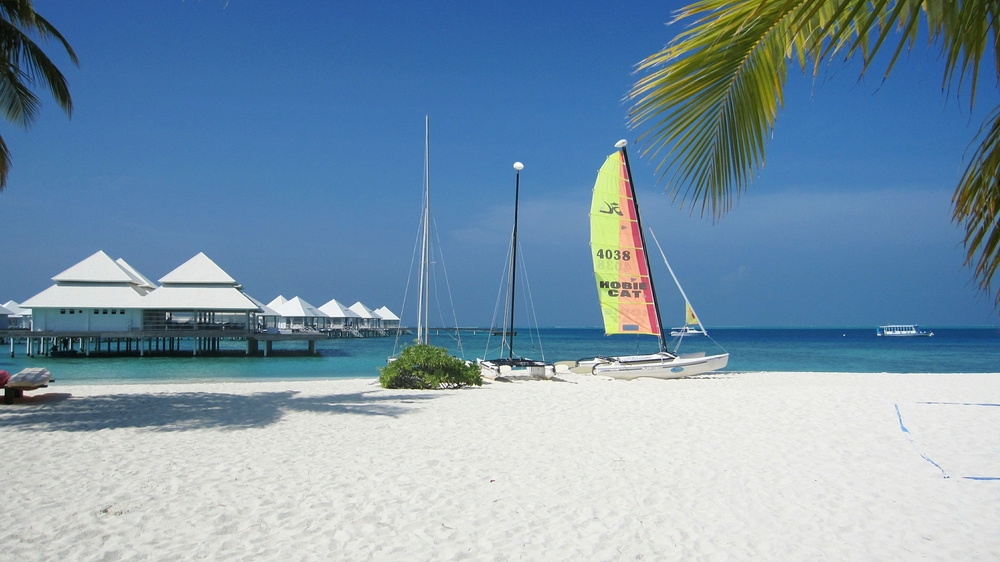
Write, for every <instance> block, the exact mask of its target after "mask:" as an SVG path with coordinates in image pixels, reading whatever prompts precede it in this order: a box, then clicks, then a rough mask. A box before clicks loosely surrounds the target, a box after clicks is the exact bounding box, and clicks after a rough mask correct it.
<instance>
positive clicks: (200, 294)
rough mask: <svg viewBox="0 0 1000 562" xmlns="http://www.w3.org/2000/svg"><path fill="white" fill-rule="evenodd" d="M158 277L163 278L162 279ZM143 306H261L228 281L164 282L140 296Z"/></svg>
mask: <svg viewBox="0 0 1000 562" xmlns="http://www.w3.org/2000/svg"><path fill="white" fill-rule="evenodd" d="M160 281H163V279H161V280H160ZM141 306H142V308H149V309H162V310H229V311H247V310H249V311H259V310H260V307H259V306H258V305H257V304H256V303H255V302H254V301H253V300H252V299H251V298H250V297H248V296H247V295H245V294H243V291H241V290H239V289H237V288H236V287H235V286H233V285H231V284H224V283H220V284H218V285H209V284H205V283H202V284H199V285H183V286H171V285H169V284H166V283H164V285H163V286H161V287H160V288H158V289H156V290H154V291H152V292H151V293H149V294H148V295H146V297H145V298H144V299H143V303H142V305H141Z"/></svg>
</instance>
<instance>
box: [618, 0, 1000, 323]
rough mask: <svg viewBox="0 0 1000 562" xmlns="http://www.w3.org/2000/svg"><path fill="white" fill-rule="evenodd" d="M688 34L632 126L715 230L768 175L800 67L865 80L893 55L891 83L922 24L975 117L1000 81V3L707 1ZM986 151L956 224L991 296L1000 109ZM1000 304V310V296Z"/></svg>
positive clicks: (687, 12) (652, 61)
mask: <svg viewBox="0 0 1000 562" xmlns="http://www.w3.org/2000/svg"><path fill="white" fill-rule="evenodd" d="M678 22H684V23H685V24H686V25H688V26H689V27H688V28H687V29H685V30H683V31H682V32H681V33H679V34H678V35H677V37H675V38H674V39H673V41H671V42H670V43H669V44H667V46H666V47H664V48H663V49H662V50H660V51H659V52H657V53H655V54H653V55H651V56H650V57H648V58H646V59H645V60H643V61H642V62H640V63H639V65H638V69H637V72H638V73H639V74H641V75H642V76H641V78H640V79H639V80H638V81H637V82H636V84H635V85H634V86H633V88H632V90H631V92H630V93H629V99H631V100H633V103H634V105H633V107H632V109H631V122H630V124H631V126H632V127H634V128H639V127H642V128H646V131H645V132H643V133H642V135H641V136H640V140H641V141H642V142H643V143H644V144H643V155H644V156H647V157H650V158H651V159H652V160H653V161H654V162H656V164H657V170H658V172H659V173H660V174H661V176H660V177H661V180H663V181H665V182H666V183H667V189H668V191H669V192H670V194H671V195H672V196H673V197H674V199H675V200H679V201H680V204H681V206H682V207H683V206H685V205H687V204H690V205H692V206H700V211H701V214H702V215H703V216H704V215H711V216H712V217H713V218H716V219H718V218H721V217H722V216H723V215H724V214H725V213H726V212H728V211H729V210H730V209H731V208H732V206H733V204H734V202H735V201H736V200H738V198H739V196H740V194H741V193H743V192H744V191H745V190H746V189H747V187H748V186H749V184H750V183H751V182H752V180H753V177H754V175H755V174H756V173H757V172H758V171H759V170H760V169H761V168H762V167H763V166H764V163H765V158H764V148H765V145H766V144H767V140H768V137H769V136H770V134H771V132H772V131H773V129H774V123H775V121H776V119H777V116H778V112H779V110H780V109H781V107H782V106H783V103H784V97H783V91H784V86H785V81H786V77H787V74H788V64H789V62H791V63H793V64H798V66H799V67H800V68H801V69H802V71H803V72H811V73H812V75H813V76H814V77H815V76H816V75H817V74H818V72H819V69H820V66H821V64H824V63H827V64H829V63H833V62H835V60H834V59H835V58H839V57H843V59H844V60H848V59H851V58H853V57H860V58H861V59H862V61H863V66H862V70H861V73H862V75H864V74H865V73H866V72H868V71H869V70H870V65H871V64H872V61H873V60H874V58H875V55H876V54H877V53H883V52H887V51H888V52H889V57H888V59H887V60H888V64H887V65H886V69H885V73H884V75H883V79H885V78H886V77H888V75H889V74H890V72H891V70H892V68H893V66H894V65H895V63H896V61H897V60H898V58H899V55H900V54H902V53H903V52H904V51H907V50H909V49H911V48H913V46H914V44H915V42H916V40H917V38H918V34H919V33H921V23H923V24H924V25H925V26H926V27H925V28H924V30H923V32H924V33H927V36H928V39H929V42H930V44H931V45H932V46H938V47H939V48H940V49H941V55H942V59H943V60H944V62H945V68H944V75H943V77H942V88H943V89H944V90H951V89H952V86H955V89H956V91H959V93H961V89H962V88H963V87H968V97H969V105H970V108H971V107H973V106H974V104H975V101H976V100H975V92H976V87H977V84H978V82H979V78H980V72H981V71H982V66H983V63H984V59H985V60H992V62H993V68H992V75H993V76H995V77H996V78H997V79H998V80H1000V34H998V28H1000V2H997V1H996V0H992V1H990V0H977V1H969V0H960V1H947V0H925V1H916V0H702V1H700V2H696V3H694V4H691V5H690V6H688V7H686V8H684V9H682V10H681V11H680V12H679V13H678V15H677V17H676V19H675V21H674V23H678ZM986 55H991V56H988V57H987V56H986ZM879 60H884V59H882V58H880V59H879ZM989 70H990V69H987V72H988V71H989ZM977 140H979V141H980V142H981V144H980V145H979V147H978V149H977V150H975V152H974V156H973V157H972V158H971V160H970V161H969V163H968V166H967V168H966V171H965V173H964V175H963V178H962V180H961V182H960V183H959V185H958V187H957V189H956V191H955V195H954V197H953V203H954V220H955V222H957V223H959V224H961V225H962V226H964V227H965V230H966V236H965V247H966V264H967V265H969V266H971V267H972V268H973V271H974V275H975V278H976V281H977V283H978V284H979V287H980V288H981V289H982V290H983V291H985V292H989V291H990V282H991V280H992V279H993V275H994V274H995V273H996V271H997V269H998V265H1000V215H998V212H1000V107H998V108H997V109H995V110H994V111H993V112H991V114H990V116H989V117H988V118H987V119H986V121H985V123H984V125H983V127H982V129H981V130H980V134H979V136H978V138H977ZM994 302H995V304H996V305H997V306H1000V292H998V293H997V295H996V299H995V301H994Z"/></svg>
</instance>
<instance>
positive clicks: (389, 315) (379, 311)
mask: <svg viewBox="0 0 1000 562" xmlns="http://www.w3.org/2000/svg"><path fill="white" fill-rule="evenodd" d="M374 312H375V314H376V315H378V316H380V317H381V318H382V320H399V316H396V315H395V314H393V312H392V311H391V310H389V308H388V307H385V306H383V307H381V308H376V309H375V311H374Z"/></svg>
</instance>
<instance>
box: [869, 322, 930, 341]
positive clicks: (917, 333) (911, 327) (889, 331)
mask: <svg viewBox="0 0 1000 562" xmlns="http://www.w3.org/2000/svg"><path fill="white" fill-rule="evenodd" d="M875 335H876V336H880V337H881V336H887V337H894V338H906V337H911V338H912V337H925V338H929V337H931V336H933V335H934V332H928V331H926V330H921V329H920V327H919V326H917V325H916V324H889V325H886V326H879V327H878V329H877V330H875Z"/></svg>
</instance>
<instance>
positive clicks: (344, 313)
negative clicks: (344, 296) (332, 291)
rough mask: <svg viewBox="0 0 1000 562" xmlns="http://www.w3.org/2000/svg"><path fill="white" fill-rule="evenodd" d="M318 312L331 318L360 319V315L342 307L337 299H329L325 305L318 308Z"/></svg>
mask: <svg viewBox="0 0 1000 562" xmlns="http://www.w3.org/2000/svg"><path fill="white" fill-rule="evenodd" d="M319 310H320V311H321V312H322V313H323V314H326V315H327V316H329V317H331V318H361V315H359V314H358V313H357V312H354V311H353V310H351V309H350V308H348V307H346V306H344V305H343V304H341V303H340V302H338V301H337V299H330V300H329V301H328V302H327V303H326V304H324V305H323V306H321V307H319Z"/></svg>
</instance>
